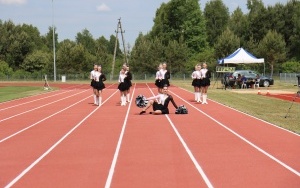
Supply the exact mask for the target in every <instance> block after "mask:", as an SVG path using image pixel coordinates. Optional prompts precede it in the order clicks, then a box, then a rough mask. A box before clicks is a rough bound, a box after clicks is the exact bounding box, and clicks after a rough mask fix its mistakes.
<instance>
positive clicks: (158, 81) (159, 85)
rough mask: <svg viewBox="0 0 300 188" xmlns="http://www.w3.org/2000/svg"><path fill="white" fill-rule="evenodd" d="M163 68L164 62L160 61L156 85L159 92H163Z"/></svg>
mask: <svg viewBox="0 0 300 188" xmlns="http://www.w3.org/2000/svg"><path fill="white" fill-rule="evenodd" d="M162 68H163V66H162V64H161V63H160V64H159V65H158V67H157V71H156V74H155V85H156V87H157V92H158V93H162V88H161V80H162V75H161V72H160V70H161V69H162Z"/></svg>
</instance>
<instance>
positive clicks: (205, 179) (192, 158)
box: [147, 84, 213, 188]
mask: <svg viewBox="0 0 300 188" xmlns="http://www.w3.org/2000/svg"><path fill="white" fill-rule="evenodd" d="M147 86H148V84H147ZM148 88H149V90H150V91H151V93H152V95H153V96H155V95H154V93H153V91H152V90H151V89H150V87H149V86H148ZM165 117H166V118H167V119H168V121H169V123H170V125H171V127H172V128H173V130H174V132H175V134H176V135H177V137H178V139H179V140H180V142H181V144H182V145H183V147H184V149H185V151H186V152H187V154H188V155H189V157H190V158H191V160H192V162H193V163H194V165H195V167H196V169H197V170H198V172H199V173H200V175H201V177H202V178H203V180H204V181H205V183H206V185H207V187H209V188H213V185H212V184H211V182H210V180H209V179H208V177H207V175H206V174H205V172H204V171H203V169H202V167H201V166H200V164H199V163H198V161H197V160H196V158H195V157H194V155H193V153H192V152H191V150H190V148H189V147H188V145H187V144H186V142H185V141H184V139H183V138H182V136H181V135H180V133H179V132H178V130H177V129H176V127H175V125H174V123H173V122H172V121H171V119H170V117H169V116H168V114H165Z"/></svg>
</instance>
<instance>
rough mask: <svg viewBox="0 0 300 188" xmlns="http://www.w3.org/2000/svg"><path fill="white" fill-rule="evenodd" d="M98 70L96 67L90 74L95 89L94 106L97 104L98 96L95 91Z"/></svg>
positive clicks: (96, 66)
mask: <svg viewBox="0 0 300 188" xmlns="http://www.w3.org/2000/svg"><path fill="white" fill-rule="evenodd" d="M97 70H98V65H94V70H92V71H91V72H90V79H91V86H92V88H93V97H94V104H97V94H96V90H95V74H96V72H97Z"/></svg>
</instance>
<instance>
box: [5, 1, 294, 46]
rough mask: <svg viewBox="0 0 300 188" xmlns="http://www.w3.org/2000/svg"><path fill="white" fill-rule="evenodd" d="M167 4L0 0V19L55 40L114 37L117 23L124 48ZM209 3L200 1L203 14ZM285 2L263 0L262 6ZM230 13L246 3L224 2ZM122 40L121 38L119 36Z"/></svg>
mask: <svg viewBox="0 0 300 188" xmlns="http://www.w3.org/2000/svg"><path fill="white" fill-rule="evenodd" d="M168 1H169V0H0V19H1V20H2V21H8V20H11V21H13V22H14V23H15V24H23V23H25V24H31V25H33V26H34V27H37V28H38V30H39V31H40V33H41V35H45V34H46V33H47V32H48V31H49V27H51V26H52V24H54V26H55V27H56V31H57V33H58V40H59V41H63V40H64V39H70V40H73V41H74V40H75V37H76V35H77V33H78V32H82V31H83V30H84V29H87V30H89V32H90V33H91V34H92V35H93V37H94V39H97V38H99V37H101V36H104V37H105V38H106V39H108V40H109V37H110V35H115V31H116V30H117V24H118V19H119V18H121V24H122V29H123V30H124V31H125V33H124V39H125V44H126V45H127V44H128V43H129V44H130V46H133V45H134V42H135V39H136V38H137V37H138V35H139V33H140V32H142V33H143V34H147V32H149V31H150V30H151V28H152V26H153V19H154V17H155V13H156V10H157V9H158V8H159V7H160V5H161V4H162V3H164V2H165V3H166V2H168ZM208 1H209V0H200V7H201V9H202V10H203V9H204V7H205V4H206V3H207V2H208ZM287 1H288V0H263V3H264V5H265V6H267V5H274V4H275V3H277V2H280V3H283V4H286V2H287ZM223 3H224V4H225V5H226V6H227V7H228V9H229V11H230V12H233V11H234V10H235V9H236V8H237V7H238V6H239V7H240V8H241V9H242V10H243V12H244V13H246V12H247V7H246V3H247V0H223ZM118 38H119V40H121V34H120V33H119V35H118Z"/></svg>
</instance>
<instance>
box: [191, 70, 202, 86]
mask: <svg viewBox="0 0 300 188" xmlns="http://www.w3.org/2000/svg"><path fill="white" fill-rule="evenodd" d="M200 78H201V72H200V71H194V72H193V73H192V79H193V82H192V86H194V87H201V79H200Z"/></svg>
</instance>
